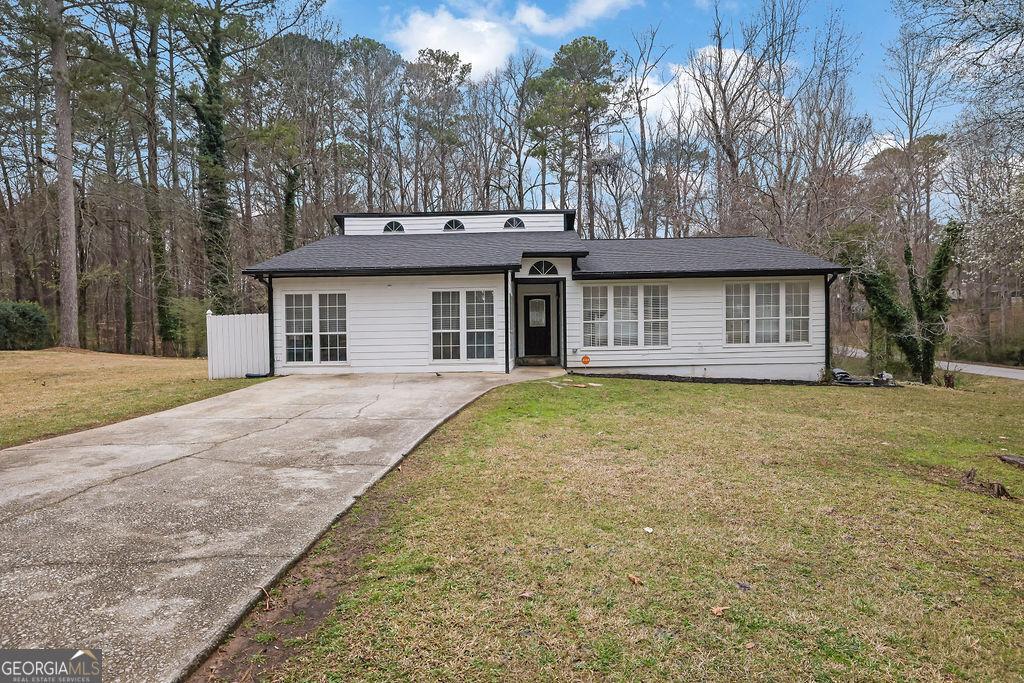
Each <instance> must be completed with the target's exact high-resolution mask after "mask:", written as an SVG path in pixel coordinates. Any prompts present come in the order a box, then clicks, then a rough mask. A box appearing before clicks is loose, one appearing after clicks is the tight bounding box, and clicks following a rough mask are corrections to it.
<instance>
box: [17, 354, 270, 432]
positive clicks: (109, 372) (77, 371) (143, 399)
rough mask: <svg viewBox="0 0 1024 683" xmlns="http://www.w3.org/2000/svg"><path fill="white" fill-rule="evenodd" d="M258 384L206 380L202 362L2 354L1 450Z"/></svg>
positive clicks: (247, 380)
mask: <svg viewBox="0 0 1024 683" xmlns="http://www.w3.org/2000/svg"><path fill="white" fill-rule="evenodd" d="M259 381H263V380H258V379H256V380H252V379H222V380H214V381H211V380H208V379H207V378H206V360H205V359H201V358H154V357H152V356H132V355H125V354H116V353H97V352H94V351H70V350H65V349H47V350H45V351H2V352H0V448H7V447H8V446H15V445H17V444H20V443H25V442H26V441H34V440H36V439H41V438H44V437H48V436H57V435H58V434H66V433H68V432H74V431H78V430H81V429H88V428H90V427H98V426H100V425H105V424H110V423H112V422H119V421H121V420H126V419H128V418H130V417H138V416H139V415H146V414H148V413H154V412H157V411H160V410H166V409H168V408H173V407H175V406H179V405H183V404H185V403H192V402H193V401H199V400H201V399H204V398H209V397H211V396H216V395H218V394H223V393H225V392H228V391H234V390H235V389H240V388H242V387H245V386H249V385H251V384H253V383H254V382H259Z"/></svg>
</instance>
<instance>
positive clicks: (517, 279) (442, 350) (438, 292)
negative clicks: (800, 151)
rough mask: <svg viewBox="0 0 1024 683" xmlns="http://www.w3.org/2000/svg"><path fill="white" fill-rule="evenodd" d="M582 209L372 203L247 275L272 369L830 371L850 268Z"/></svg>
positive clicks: (756, 374)
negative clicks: (646, 233) (627, 227)
mask: <svg viewBox="0 0 1024 683" xmlns="http://www.w3.org/2000/svg"><path fill="white" fill-rule="evenodd" d="M575 217H576V216H575V211H554V210H538V211H463V212H450V213H403V214H392V213H361V214H345V215H341V216H337V218H336V220H337V222H338V225H339V227H340V234H339V235H336V236H332V237H327V238H325V239H322V240H319V241H317V242H313V243H311V244H307V245H306V246H303V247H300V248H298V249H295V250H294V251H290V252H288V253H285V254H281V255H280V256H275V257H274V258H271V259H269V260H266V261H264V262H262V263H258V264H256V265H253V266H251V267H249V268H246V269H245V270H244V271H243V272H244V273H245V274H247V275H250V276H253V277H255V278H258V279H259V280H260V281H261V282H263V283H264V284H265V285H266V287H267V292H268V300H269V324H270V342H269V345H270V349H269V353H270V360H271V363H270V371H271V374H278V375H284V374H292V373H339V372H459V371H489V372H509V371H510V370H512V369H513V368H515V367H516V366H519V365H537V364H550V365H560V366H562V367H564V368H566V369H568V370H572V371H574V372H603V373H642V374H649V375H680V376H685V377H700V378H739V379H785V380H806V381H813V380H817V379H819V378H820V376H821V374H822V372H823V371H824V369H825V367H826V364H827V363H828V358H827V353H828V349H829V348H830V345H829V322H828V321H829V313H828V307H829V303H828V302H829V297H828V291H829V285H830V284H831V283H832V281H833V280H834V279H835V277H836V275H837V274H838V273H841V272H844V271H845V270H846V269H845V268H843V267H841V266H839V265H836V264H835V263H830V262H828V261H824V260H822V259H820V258H816V257H814V256H810V255H808V254H804V253H801V252H799V251H796V250H794V249H790V248H788V247H784V246H781V245H779V244H777V243H775V242H772V241H769V240H765V239H761V238H757V237H693V238H682V239H623V240H605V239H599V240H586V239H581V238H580V237H579V236H578V235H577V234H576V231H575Z"/></svg>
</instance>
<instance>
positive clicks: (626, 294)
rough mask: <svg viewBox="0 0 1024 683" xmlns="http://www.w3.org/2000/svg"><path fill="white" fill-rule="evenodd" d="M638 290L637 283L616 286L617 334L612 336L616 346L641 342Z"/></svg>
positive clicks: (635, 344) (615, 324) (615, 327)
mask: <svg viewBox="0 0 1024 683" xmlns="http://www.w3.org/2000/svg"><path fill="white" fill-rule="evenodd" d="M637 292H638V287H637V286H636V285H616V286H615V297H614V304H615V307H614V314H615V322H614V325H613V329H614V331H615V334H614V335H612V336H613V341H614V343H615V345H616V346H637V345H638V344H639V343H640V332H639V329H638V328H639V323H640V304H639V301H638V294H637Z"/></svg>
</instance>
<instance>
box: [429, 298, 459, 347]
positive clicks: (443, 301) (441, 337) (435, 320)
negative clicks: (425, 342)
mask: <svg viewBox="0 0 1024 683" xmlns="http://www.w3.org/2000/svg"><path fill="white" fill-rule="evenodd" d="M460 299H461V292H434V293H433V295H432V301H431V325H430V327H431V330H433V340H432V342H433V343H432V346H433V357H434V360H458V359H459V358H460V355H459V351H460V349H461V347H462V344H461V341H460V340H461V337H462V335H461V334H460V330H461V326H460V324H459V323H460V320H459V301H460Z"/></svg>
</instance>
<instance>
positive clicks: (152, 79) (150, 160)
mask: <svg viewBox="0 0 1024 683" xmlns="http://www.w3.org/2000/svg"><path fill="white" fill-rule="evenodd" d="M146 28H147V30H148V31H149V40H148V42H147V44H146V71H145V77H144V81H143V91H144V94H145V100H146V112H145V119H146V192H145V203H146V227H147V228H148V232H149V250H150V263H151V266H152V269H153V272H152V278H153V293H154V296H155V298H156V319H157V334H158V335H159V337H160V350H161V352H162V353H163V355H165V356H173V355H174V342H175V338H176V337H177V333H178V324H177V320H175V317H174V314H173V312H172V311H171V296H172V295H173V293H174V284H173V282H172V281H171V278H170V276H169V275H168V273H167V243H166V241H165V239H164V225H163V215H162V211H161V207H160V187H159V184H158V182H157V180H158V178H157V153H158V151H159V150H158V149H157V145H158V140H157V132H158V131H157V126H158V123H159V122H158V120H157V111H156V105H157V102H156V100H157V60H158V58H159V54H158V48H159V45H160V17H159V15H157V14H156V12H155V11H153V10H150V11H149V12H147V16H146Z"/></svg>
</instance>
